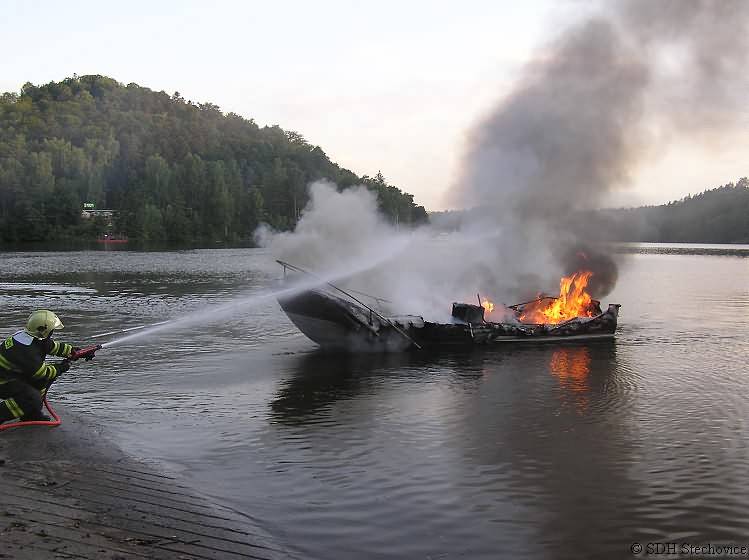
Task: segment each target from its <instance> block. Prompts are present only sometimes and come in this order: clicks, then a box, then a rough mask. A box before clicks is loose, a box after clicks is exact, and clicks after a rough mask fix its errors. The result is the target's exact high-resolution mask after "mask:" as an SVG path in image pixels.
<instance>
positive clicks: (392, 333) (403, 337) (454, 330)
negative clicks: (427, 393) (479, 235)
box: [278, 261, 621, 352]
mask: <svg viewBox="0 0 749 560" xmlns="http://www.w3.org/2000/svg"><path fill="white" fill-rule="evenodd" d="M279 262H280V264H281V265H283V266H284V272H285V271H286V270H287V269H291V270H295V271H300V272H304V273H306V274H310V273H308V272H307V271H304V270H303V269H300V268H299V267H296V266H294V265H290V264H289V263H284V262H281V261H279ZM591 274H592V273H590V272H587V271H581V272H577V273H575V274H573V275H571V276H569V277H563V278H562V280H561V283H560V293H559V296H544V295H541V296H539V297H537V298H536V299H534V300H531V301H527V302H524V303H519V304H516V305H511V306H509V307H506V308H504V307H503V308H502V313H501V315H502V317H501V320H500V321H492V320H491V318H492V314H497V315H499V313H498V311H499V309H495V305H494V304H493V303H492V302H491V301H489V300H488V299H484V300H483V301H482V300H481V298H479V303H480V305H474V304H469V303H453V305H452V321H451V322H449V323H437V322H430V321H425V320H424V319H423V317H420V316H416V315H402V316H397V315H389V316H388V315H384V314H382V313H380V312H379V311H377V310H376V309H375V308H374V307H373V306H371V305H369V304H367V303H365V302H364V301H362V298H364V297H371V296H366V294H361V293H360V292H352V291H346V290H343V289H341V288H338V287H337V286H334V285H333V284H330V283H327V282H323V283H322V284H321V285H320V286H317V287H315V288H311V289H302V290H299V291H294V290H289V291H287V292H284V294H283V295H280V296H279V297H278V302H279V304H280V305H281V308H282V309H283V310H284V312H285V313H286V315H287V316H288V317H289V319H290V320H291V321H292V322H293V323H294V325H296V327H297V328H298V329H299V330H300V331H302V332H303V333H304V334H305V335H306V336H307V337H308V338H310V339H311V340H313V341H314V342H316V343H317V344H319V345H320V346H321V347H323V348H326V349H335V350H345V351H353V352H367V351H368V352H373V351H374V352H398V351H405V350H412V349H417V350H418V349H423V348H437V347H446V346H447V347H458V346H474V345H488V344H498V343H503V342H560V341H566V340H589V339H598V338H612V337H613V336H614V332H615V331H616V325H617V318H618V315H619V308H620V307H621V306H620V305H619V304H609V306H608V308H607V309H606V310H605V311H602V310H601V304H600V302H599V301H597V300H595V299H593V298H592V297H590V295H589V294H588V293H587V292H586V291H585V288H586V286H587V282H588V280H589V279H590V276H591ZM354 294H356V295H354ZM358 296H361V297H358ZM373 299H375V300H377V298H373ZM379 301H384V300H379Z"/></svg>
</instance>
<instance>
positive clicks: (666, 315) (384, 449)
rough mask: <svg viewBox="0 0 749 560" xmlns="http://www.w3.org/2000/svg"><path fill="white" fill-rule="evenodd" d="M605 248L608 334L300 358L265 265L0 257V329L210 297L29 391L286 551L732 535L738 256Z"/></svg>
mask: <svg viewBox="0 0 749 560" xmlns="http://www.w3.org/2000/svg"><path fill="white" fill-rule="evenodd" d="M618 251H619V252H620V253H621V254H620V255H619V260H620V274H619V281H618V283H617V286H616V288H615V290H614V292H613V293H611V294H610V295H609V296H607V297H605V298H604V299H603V303H604V304H606V303H609V302H611V303H620V304H622V308H621V313H620V316H619V328H618V331H617V337H616V339H615V340H614V341H611V342H600V341H599V342H595V343H588V344H567V345H558V346H551V345H549V346H544V345H539V346H523V347H517V348H508V347H507V346H502V347H501V348H496V349H491V348H483V349H476V350H474V351H471V352H444V353H439V354H434V355H423V354H421V353H411V354H395V355H374V356H372V355H364V356H362V355H358V356H343V355H330V354H323V353H320V352H319V351H317V350H316V347H315V345H314V344H313V343H312V342H310V341H309V340H307V339H306V338H305V337H304V336H303V335H301V334H300V333H299V332H298V331H297V330H296V328H295V327H294V326H293V325H292V324H291V323H290V322H289V321H288V319H287V318H286V316H285V315H284V314H283V312H282V311H281V310H280V308H279V306H278V304H277V303H276V302H275V300H273V299H269V298H258V297H256V295H257V294H261V293H263V292H264V291H266V290H267V289H268V288H269V287H273V286H275V285H276V282H277V281H278V279H279V278H280V275H281V270H280V268H279V267H278V266H277V265H276V264H275V263H274V262H273V259H272V256H271V255H270V254H269V253H268V252H266V251H264V250H261V249H226V250H218V249H217V250H194V251H180V252H162V253H157V252H152V253H147V252H128V251H116V252H106V251H101V252H95V251H94V252H12V253H2V254H0V257H1V258H0V288H1V291H0V301H1V302H2V305H1V306H0V327H2V328H3V329H4V330H3V332H6V333H8V334H9V333H11V332H13V331H14V330H16V329H18V328H20V327H21V326H22V323H23V321H24V320H25V317H26V316H27V315H28V313H29V312H30V310H31V309H33V308H44V307H48V308H51V309H53V310H55V311H56V312H57V313H58V314H59V315H60V316H61V317H62V319H63V321H64V322H65V324H66V327H65V330H64V332H63V333H60V334H61V335H62V334H64V336H60V337H59V339H60V340H66V341H71V342H88V341H91V339H90V337H91V336H93V335H96V334H100V333H104V332H108V331H115V330H119V329H124V328H129V327H135V326H139V325H143V324H150V323H154V322H158V321H163V320H164V319H166V318H168V317H182V316H187V315H189V314H190V313H192V312H194V311H196V310H202V309H205V308H210V306H215V305H221V304H226V303H227V302H231V303H232V305H229V306H224V307H223V308H222V310H221V312H220V313H217V314H210V313H208V314H203V315H201V316H200V318H199V320H197V321H195V322H193V323H191V324H188V325H186V326H184V327H183V328H180V329H177V330H172V329H167V330H166V331H162V332H159V333H155V334H153V335H150V336H143V337H140V338H136V339H133V340H131V341H129V343H127V344H122V345H120V346H114V347H111V348H105V349H103V350H101V351H100V353H99V354H98V356H97V358H96V360H94V361H93V362H90V363H83V364H76V365H75V366H74V367H73V368H72V370H71V371H70V372H69V373H68V374H66V375H65V376H64V377H63V379H62V380H61V381H60V382H59V384H58V385H57V386H56V387H55V388H54V389H53V392H52V400H53V402H58V403H64V404H65V405H66V406H67V407H68V408H69V409H71V410H75V411H76V412H78V413H80V414H82V415H84V416H86V417H87V418H90V419H92V420H93V421H94V422H96V423H98V424H101V425H103V426H105V433H106V434H107V436H108V437H110V438H111V439H113V440H114V441H115V443H117V444H118V445H120V446H121V447H122V448H123V449H124V450H125V451H127V452H128V453H130V454H132V455H134V456H136V457H139V458H144V459H147V460H149V461H155V462H157V463H158V464H160V465H161V466H162V467H163V468H165V469H167V470H169V471H170V472H175V473H177V474H178V475H179V476H180V477H182V478H183V479H184V480H186V481H187V482H188V483H190V484H192V485H194V486H195V487H196V488H197V489H198V491H199V492H201V493H203V494H205V495H208V496H210V497H212V498H214V499H215V500H217V501H219V502H221V503H224V504H227V505H229V506H230V507H233V508H234V509H236V510H238V511H242V512H244V513H245V514H247V515H248V516H251V517H252V518H253V519H255V520H256V521H257V522H258V523H259V524H260V525H262V526H263V527H264V528H265V529H266V530H268V531H269V532H271V533H273V534H275V535H277V536H278V537H280V539H281V540H282V541H284V542H285V543H287V544H288V545H289V546H290V548H292V549H296V550H297V551H299V552H300V554H301V556H303V557H305V558H320V559H333V560H337V559H341V560H343V559H346V560H348V559H350V558H372V559H380V558H382V559H389V558H409V559H411V558H423V559H441V558H471V559H490V558H491V559H495V558H499V557H512V558H583V557H628V556H629V555H630V554H631V552H630V550H631V546H632V544H633V543H635V542H637V543H641V544H642V545H643V546H647V543H655V542H661V541H668V542H678V543H691V544H695V545H702V544H707V543H730V544H740V545H744V544H747V543H749V509H748V508H747V507H746V504H747V503H749V477H747V473H748V472H749V378H747V374H748V373H749V371H748V369H749V368H748V367H747V363H748V362H749V246H745V245H744V246H713V245H709V246H700V245H689V246H685V245H679V246H670V245H654V244H643V245H626V246H621V247H619V248H618ZM507 303H511V302H507ZM446 305H449V302H446ZM98 340H106V339H98Z"/></svg>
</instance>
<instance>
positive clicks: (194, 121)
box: [0, 75, 428, 242]
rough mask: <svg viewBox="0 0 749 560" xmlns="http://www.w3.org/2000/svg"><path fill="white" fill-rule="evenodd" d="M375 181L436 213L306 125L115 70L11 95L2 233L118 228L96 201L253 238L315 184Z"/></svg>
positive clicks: (141, 215)
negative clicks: (266, 117)
mask: <svg viewBox="0 0 749 560" xmlns="http://www.w3.org/2000/svg"><path fill="white" fill-rule="evenodd" d="M318 179H328V180H330V181H332V182H334V183H336V184H337V185H338V186H339V188H340V189H346V188H349V187H351V186H353V185H359V184H362V185H365V186H366V187H367V188H368V189H370V190H372V191H373V192H375V193H376V195H377V199H378V203H379V207H380V210H381V211H382V213H383V214H384V216H386V217H387V219H389V220H390V221H391V222H393V223H396V224H403V225H411V224H414V225H415V224H420V223H424V222H426V221H427V220H428V217H427V214H426V211H425V210H424V208H423V207H422V206H419V205H417V204H415V203H414V200H413V195H410V194H408V193H405V192H403V191H401V190H400V189H398V188H397V187H395V186H393V185H390V184H388V182H387V181H386V179H385V178H384V176H383V175H382V174H381V173H379V172H378V173H377V174H376V175H375V176H374V177H368V176H364V177H359V176H357V175H356V174H355V173H353V172H351V171H349V170H347V169H343V168H341V167H339V166H338V165H336V164H335V163H333V162H332V161H331V160H330V159H329V158H328V156H327V155H326V154H325V152H324V151H323V150H322V149H321V148H320V147H319V146H313V145H311V144H310V143H308V142H307V141H306V140H305V138H304V137H303V136H302V135H301V134H299V133H298V132H295V131H286V130H283V129H281V128H280V127H278V126H265V127H260V126H258V125H257V124H256V123H255V122H254V121H253V120H252V119H249V120H248V119H245V118H243V117H241V116H239V115H237V114H234V113H228V114H224V113H223V112H222V111H221V110H220V109H219V107H217V106H216V105H214V104H211V103H200V104H195V103H193V102H191V101H187V100H185V99H184V98H183V97H182V96H181V95H180V94H179V93H178V92H175V93H174V94H173V95H168V94H166V93H165V92H163V91H162V92H155V91H152V90H150V89H148V88H144V87H141V86H139V85H137V84H132V83H131V84H128V85H127V86H125V85H123V84H120V83H118V82H117V81H116V80H113V79H111V78H108V77H105V76H98V75H92V76H74V77H72V78H68V79H65V80H62V81H61V82H51V83H48V84H46V85H42V86H35V85H33V84H30V83H27V84H25V85H24V86H23V88H22V89H21V92H20V93H4V94H2V95H1V96H0V238H2V239H3V240H5V241H9V242H25V241H47V240H50V239H61V238H86V237H91V236H95V235H97V234H99V233H102V229H103V228H105V227H107V226H106V224H105V223H104V222H102V221H101V220H84V219H82V216H81V209H82V206H83V204H84V203H93V204H95V206H96V208H99V209H104V208H106V209H111V210H114V211H115V218H114V220H115V223H114V228H115V229H117V230H118V231H122V232H125V233H127V234H128V235H129V236H130V237H133V238H139V239H143V240H164V241H173V242H192V241H199V240H211V241H241V240H249V239H251V237H252V233H253V232H254V230H255V229H256V227H257V226H258V225H259V224H260V223H267V224H269V225H270V226H272V227H273V228H275V229H279V230H288V229H292V228H293V227H294V226H295V224H296V222H297V220H298V218H299V216H300V214H301V211H302V209H303V208H304V206H305V204H306V203H307V201H308V192H307V185H308V184H309V183H310V182H313V181H315V180H318Z"/></svg>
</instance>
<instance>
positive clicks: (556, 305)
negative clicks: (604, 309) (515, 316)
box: [520, 270, 597, 324]
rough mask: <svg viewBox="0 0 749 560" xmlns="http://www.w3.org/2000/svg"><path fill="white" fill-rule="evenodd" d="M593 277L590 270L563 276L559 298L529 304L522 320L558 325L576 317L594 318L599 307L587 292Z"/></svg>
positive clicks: (521, 317)
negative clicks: (586, 289)
mask: <svg viewBox="0 0 749 560" xmlns="http://www.w3.org/2000/svg"><path fill="white" fill-rule="evenodd" d="M591 276H593V273H592V272H590V271H588V270H581V271H579V272H575V273H574V274H573V275H572V276H563V277H562V280H561V281H560V282H559V297H558V298H555V299H552V300H551V301H549V300H548V299H539V300H537V301H535V302H532V303H529V304H527V305H526V306H525V307H524V308H523V311H522V313H521V315H520V320H521V321H523V322H524V323H550V324H556V323H561V322H563V321H567V320H569V319H574V318H575V317H594V316H595V315H596V314H597V312H596V307H597V306H596V304H594V303H593V298H591V297H590V294H588V292H586V291H585V288H586V287H587V286H588V281H589V280H590V277H591Z"/></svg>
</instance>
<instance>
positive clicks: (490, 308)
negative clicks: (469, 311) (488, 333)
mask: <svg viewBox="0 0 749 560" xmlns="http://www.w3.org/2000/svg"><path fill="white" fill-rule="evenodd" d="M481 307H483V308H484V310H485V311H486V314H487V315H488V314H489V313H491V312H492V311H494V304H493V303H492V302H491V301H489V300H488V299H486V298H484V301H482V302H481Z"/></svg>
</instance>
